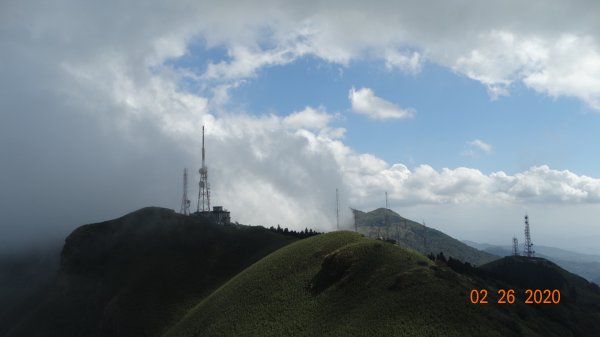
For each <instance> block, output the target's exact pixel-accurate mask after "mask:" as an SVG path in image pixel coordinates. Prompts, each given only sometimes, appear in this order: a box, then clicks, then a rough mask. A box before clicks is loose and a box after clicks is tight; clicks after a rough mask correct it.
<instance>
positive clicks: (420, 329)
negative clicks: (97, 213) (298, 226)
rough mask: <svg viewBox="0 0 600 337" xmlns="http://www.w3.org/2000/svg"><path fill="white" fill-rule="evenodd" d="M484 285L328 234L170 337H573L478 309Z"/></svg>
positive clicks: (265, 264) (211, 303) (205, 308)
mask: <svg viewBox="0 0 600 337" xmlns="http://www.w3.org/2000/svg"><path fill="white" fill-rule="evenodd" d="M485 286H486V283H485V281H483V279H481V278H478V277H476V276H465V275H461V274H457V273H455V272H453V271H452V270H450V269H449V268H448V267H445V266H444V265H443V264H442V265H436V264H435V263H433V262H432V261H430V260H429V259H427V258H426V257H424V256H422V255H421V254H418V253H416V252H414V251H409V250H406V249H403V248H400V247H398V246H396V245H392V244H389V243H386V242H382V241H377V240H372V239H368V238H364V237H361V236H360V235H359V234H356V233H353V232H336V233H329V234H324V235H320V236H317V237H314V238H310V239H306V240H302V241H299V242H296V243H294V244H291V245H289V246H286V247H284V248H282V249H280V250H278V251H277V252H275V253H273V254H271V255H269V256H267V257H265V258H264V259H262V260H261V261H259V262H257V263H255V264H254V265H252V266H251V267H249V268H248V269H246V270H245V271H243V272H242V273H240V274H239V275H238V276H236V277H234V278H233V279H232V280H230V281H229V282H227V284H225V285H224V286H222V287H221V288H219V289H218V290H217V291H215V292H214V293H213V294H211V295H210V296H209V297H207V298H206V299H204V300H203V301H201V302H199V304H198V305H197V306H196V307H195V308H194V309H193V310H191V311H190V312H189V313H188V314H187V315H186V316H185V317H184V318H183V319H182V320H181V321H180V322H179V323H178V324H177V325H175V326H174V327H173V328H172V329H171V330H170V331H169V332H168V333H167V334H165V335H164V336H163V337H192V336H572V335H573V334H572V333H571V330H570V328H569V327H568V326H565V325H564V324H562V323H560V321H558V322H556V321H553V320H552V319H550V318H548V317H547V316H544V315H542V314H539V313H538V309H537V308H534V307H531V306H530V307H526V306H524V305H517V304H515V305H514V306H512V307H507V306H502V305H499V304H495V303H494V304H488V305H474V304H471V303H470V301H469V299H468V294H469V292H470V290H471V289H480V288H481V287H485ZM521 315H524V316H521ZM523 317H526V318H523Z"/></svg>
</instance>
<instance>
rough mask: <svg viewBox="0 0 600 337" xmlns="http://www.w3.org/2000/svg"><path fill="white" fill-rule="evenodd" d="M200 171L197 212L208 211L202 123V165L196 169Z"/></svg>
mask: <svg viewBox="0 0 600 337" xmlns="http://www.w3.org/2000/svg"><path fill="white" fill-rule="evenodd" d="M198 172H199V173H200V183H199V187H200V189H199V191H198V206H197V208H196V210H197V211H198V212H209V211H210V185H209V184H208V168H207V167H206V155H205V153H204V125H202V167H201V168H200V170H198Z"/></svg>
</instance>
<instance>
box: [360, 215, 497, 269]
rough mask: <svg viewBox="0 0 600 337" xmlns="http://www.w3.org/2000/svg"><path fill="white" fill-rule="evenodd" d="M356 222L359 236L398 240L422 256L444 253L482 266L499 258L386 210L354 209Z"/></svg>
mask: <svg viewBox="0 0 600 337" xmlns="http://www.w3.org/2000/svg"><path fill="white" fill-rule="evenodd" d="M353 213H354V221H355V225H356V227H357V230H358V232H359V233H362V234H363V235H365V236H368V237H373V238H375V237H377V236H381V237H382V238H389V239H392V240H395V241H398V242H399V244H400V245H401V246H403V247H408V248H411V249H414V250H416V251H418V252H420V253H422V254H425V255H427V254H429V253H433V254H438V253H440V252H443V253H444V254H445V255H446V256H452V257H454V258H457V259H459V260H461V261H465V262H469V263H471V264H474V265H481V264H484V263H487V262H490V261H493V260H495V259H497V258H499V256H497V255H494V254H491V253H489V252H485V251H481V250H478V249H475V248H473V247H471V246H469V245H466V244H464V243H462V242H460V241H459V240H457V239H454V238H452V237H451V236H449V235H446V234H444V233H442V232H440V231H438V230H436V229H434V228H431V227H427V226H424V225H422V224H420V223H417V222H416V221H413V220H410V219H407V218H404V217H402V216H400V215H399V214H398V213H395V212H394V211H392V210H389V209H387V210H386V209H385V208H378V209H376V210H373V211H371V212H367V213H365V212H362V211H359V210H354V209H353Z"/></svg>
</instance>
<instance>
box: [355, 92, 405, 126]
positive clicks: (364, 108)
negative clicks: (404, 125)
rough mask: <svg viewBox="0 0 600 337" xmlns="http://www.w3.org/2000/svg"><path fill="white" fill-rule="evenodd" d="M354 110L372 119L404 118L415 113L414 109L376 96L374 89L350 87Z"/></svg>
mask: <svg viewBox="0 0 600 337" xmlns="http://www.w3.org/2000/svg"><path fill="white" fill-rule="evenodd" d="M348 98H349V99H350V104H351V105H352V111H354V112H356V113H359V114H363V115H366V116H368V117H369V118H372V119H403V118H410V117H412V116H413V115H414V113H415V112H414V110H412V109H403V108H401V107H399V106H398V105H396V104H394V103H391V102H388V101H386V100H385V99H383V98H381V97H377V96H375V93H374V92H373V90H371V89H369V88H361V89H358V90H355V89H354V88H352V89H350V91H349V93H348Z"/></svg>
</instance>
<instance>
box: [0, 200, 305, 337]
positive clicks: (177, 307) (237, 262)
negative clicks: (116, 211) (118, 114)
mask: <svg viewBox="0 0 600 337" xmlns="http://www.w3.org/2000/svg"><path fill="white" fill-rule="evenodd" d="M295 240H296V239H294V238H292V237H289V236H283V235H280V234H277V233H273V232H271V231H269V230H267V229H265V228H262V227H249V226H235V225H232V226H220V225H216V224H214V223H210V222H208V221H207V220H206V219H203V218H200V217H192V216H183V215H181V214H177V213H175V212H174V211H173V210H170V209H165V208H158V207H148V208H143V209H140V210H138V211H135V212H132V213H129V214H127V215H125V216H123V217H120V218H118V219H114V220H110V221H105V222H101V223H96V224H89V225H84V226H81V227H79V228H77V229H76V230H75V231H73V232H72V233H71V234H70V235H69V236H68V237H67V238H66V240H65V245H64V247H63V249H62V252H61V258H60V271H59V274H58V275H57V277H56V279H55V281H54V283H53V284H52V285H51V286H48V288H47V289H46V291H45V292H43V293H41V294H38V297H37V298H36V303H35V305H31V307H30V308H29V312H28V313H27V314H25V315H23V316H22V317H21V319H20V320H15V321H13V322H11V323H12V327H10V328H8V329H6V330H7V331H11V332H8V333H7V336H10V337H16V336H48V335H50V336H52V335H58V336H78V337H84V336H103V337H106V336H158V335H160V333H161V332H162V330H163V329H164V328H165V327H167V326H168V325H169V324H171V323H174V322H175V321H176V320H178V319H179V318H180V317H181V315H183V313H185V312H186V311H187V310H189V309H190V308H191V307H192V306H193V305H194V304H195V303H197V302H198V301H200V300H202V299H203V298H204V297H206V296H208V295H209V294H210V293H211V292H212V291H213V290H214V289H216V288H218V287H219V286H220V285H221V284H223V283H224V282H226V281H227V280H229V279H230V278H231V277H233V276H235V275H236V274H238V273H239V272H241V271H242V270H243V269H245V268H246V267H248V266H249V265H251V264H252V263H254V262H256V261H258V260H259V259H261V258H262V257H264V256H266V255H268V254H269V253H271V252H273V251H275V250H277V249H278V248H280V247H282V246H285V245H287V244H289V243H290V242H293V241H295Z"/></svg>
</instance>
